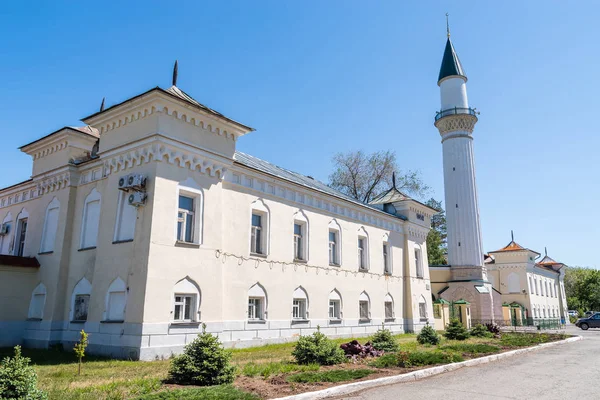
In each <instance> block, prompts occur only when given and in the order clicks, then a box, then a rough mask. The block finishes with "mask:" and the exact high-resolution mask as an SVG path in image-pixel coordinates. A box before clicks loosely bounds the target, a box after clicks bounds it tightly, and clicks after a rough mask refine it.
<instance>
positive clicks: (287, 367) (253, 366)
mask: <svg viewBox="0 0 600 400" xmlns="http://www.w3.org/2000/svg"><path fill="white" fill-rule="evenodd" d="M319 368H320V367H319V365H318V364H309V365H298V364H294V363H291V362H281V361H279V362H269V363H256V362H254V361H251V362H249V363H248V364H245V365H244V366H243V367H242V368H241V370H240V373H241V374H242V375H245V376H250V377H255V376H262V377H263V378H268V377H269V376H271V375H277V374H289V373H290V372H305V371H318V370H319Z"/></svg>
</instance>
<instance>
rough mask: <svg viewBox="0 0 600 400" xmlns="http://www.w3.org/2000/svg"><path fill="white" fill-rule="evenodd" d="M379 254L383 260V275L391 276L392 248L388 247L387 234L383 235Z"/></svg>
mask: <svg viewBox="0 0 600 400" xmlns="http://www.w3.org/2000/svg"><path fill="white" fill-rule="evenodd" d="M381 253H382V254H381V256H382V259H383V274H384V275H392V274H393V272H394V262H393V260H392V247H391V246H390V236H389V235H388V234H387V233H386V234H384V235H383V244H382V250H381Z"/></svg>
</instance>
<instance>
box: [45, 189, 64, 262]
mask: <svg viewBox="0 0 600 400" xmlns="http://www.w3.org/2000/svg"><path fill="white" fill-rule="evenodd" d="M59 212H60V202H59V201H58V199H57V198H56V197H55V198H53V199H52V201H51V202H50V204H48V207H46V216H45V218H44V228H43V229H42V243H41V244H40V253H50V252H52V251H54V241H55V240H56V229H57V228H58V214H59Z"/></svg>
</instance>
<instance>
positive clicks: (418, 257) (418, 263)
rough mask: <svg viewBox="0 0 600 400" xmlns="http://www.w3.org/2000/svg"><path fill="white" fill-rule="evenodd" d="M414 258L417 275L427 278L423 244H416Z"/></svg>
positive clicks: (419, 277) (420, 277)
mask: <svg viewBox="0 0 600 400" xmlns="http://www.w3.org/2000/svg"><path fill="white" fill-rule="evenodd" d="M413 250H414V254H413V257H414V260H415V276H416V277H417V278H418V279H425V269H424V268H423V250H422V249H421V246H419V245H415V246H414V249H413Z"/></svg>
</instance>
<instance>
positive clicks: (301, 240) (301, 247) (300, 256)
mask: <svg viewBox="0 0 600 400" xmlns="http://www.w3.org/2000/svg"><path fill="white" fill-rule="evenodd" d="M296 226H298V227H300V233H296ZM306 226H307V225H306V223H305V222H304V221H299V220H294V261H308V257H307V253H308V252H307V235H306V231H307V229H306Z"/></svg>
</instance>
